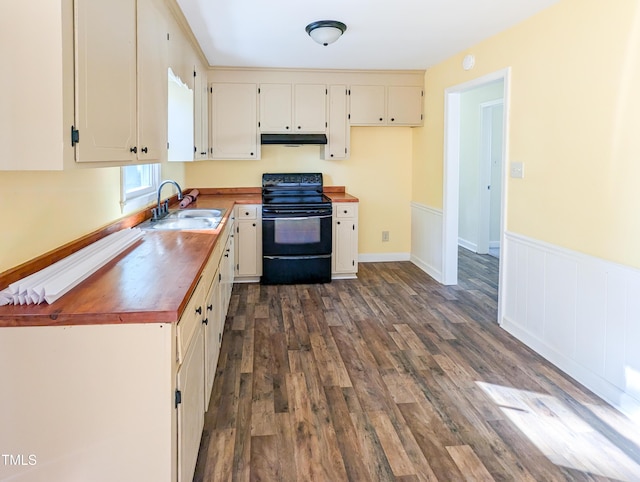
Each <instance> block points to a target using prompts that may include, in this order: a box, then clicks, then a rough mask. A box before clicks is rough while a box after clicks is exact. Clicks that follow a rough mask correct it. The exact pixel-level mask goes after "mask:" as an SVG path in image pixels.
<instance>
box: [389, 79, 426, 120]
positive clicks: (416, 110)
mask: <svg viewBox="0 0 640 482" xmlns="http://www.w3.org/2000/svg"><path fill="white" fill-rule="evenodd" d="M422 92H423V90H422V87H420V86H412V85H403V86H397V85H390V86H389V87H387V123H388V124H389V125H406V126H415V125H420V124H422Z"/></svg>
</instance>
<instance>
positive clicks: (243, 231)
mask: <svg viewBox="0 0 640 482" xmlns="http://www.w3.org/2000/svg"><path fill="white" fill-rule="evenodd" d="M243 207H244V206H243ZM254 207H255V206H254ZM255 208H256V209H258V207H255ZM237 226H238V227H237V229H236V234H237V235H238V237H237V244H236V265H237V271H236V274H237V276H241V277H242V276H260V275H261V274H262V225H261V221H260V219H258V217H257V216H255V217H254V218H253V219H241V218H240V216H238V221H237Z"/></svg>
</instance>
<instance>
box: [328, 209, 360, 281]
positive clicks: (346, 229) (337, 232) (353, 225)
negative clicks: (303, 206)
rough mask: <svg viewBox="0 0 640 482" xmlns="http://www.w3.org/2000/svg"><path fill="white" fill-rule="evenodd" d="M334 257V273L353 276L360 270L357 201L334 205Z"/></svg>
mask: <svg viewBox="0 0 640 482" xmlns="http://www.w3.org/2000/svg"><path fill="white" fill-rule="evenodd" d="M332 259H333V267H332V271H333V273H334V274H338V275H350V276H346V277H353V276H355V274H356V273H357V272H358V204H357V203H335V204H334V205H333V256H332ZM351 275H353V276H351ZM339 277H340V276H339ZM342 277H345V276H342Z"/></svg>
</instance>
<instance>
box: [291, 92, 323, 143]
mask: <svg viewBox="0 0 640 482" xmlns="http://www.w3.org/2000/svg"><path fill="white" fill-rule="evenodd" d="M293 130H294V132H310V133H314V132H315V133H323V132H326V130H327V86H326V85H324V84H322V85H321V84H297V85H295V86H294V97H293Z"/></svg>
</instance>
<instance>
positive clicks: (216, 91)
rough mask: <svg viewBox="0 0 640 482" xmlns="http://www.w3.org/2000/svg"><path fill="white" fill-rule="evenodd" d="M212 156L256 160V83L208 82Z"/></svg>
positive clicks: (257, 139) (258, 153) (258, 150)
mask: <svg viewBox="0 0 640 482" xmlns="http://www.w3.org/2000/svg"><path fill="white" fill-rule="evenodd" d="M210 90H211V96H210V98H211V104H210V111H211V126H210V132H211V143H210V153H211V155H210V157H211V158H212V159H260V142H259V137H258V136H259V133H258V112H257V102H258V99H257V97H258V87H257V85H256V84H240V83H213V84H211V89H210Z"/></svg>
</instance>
